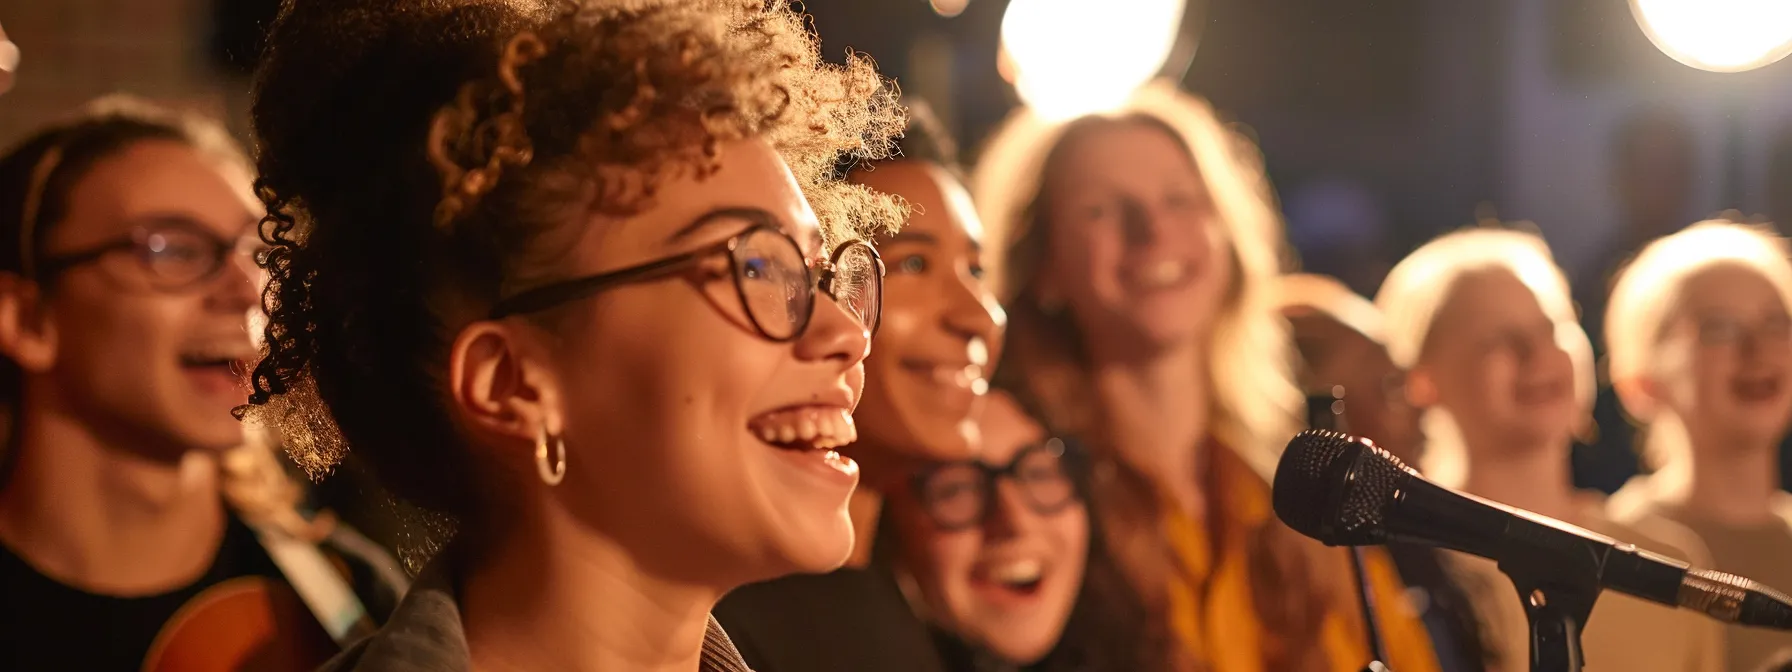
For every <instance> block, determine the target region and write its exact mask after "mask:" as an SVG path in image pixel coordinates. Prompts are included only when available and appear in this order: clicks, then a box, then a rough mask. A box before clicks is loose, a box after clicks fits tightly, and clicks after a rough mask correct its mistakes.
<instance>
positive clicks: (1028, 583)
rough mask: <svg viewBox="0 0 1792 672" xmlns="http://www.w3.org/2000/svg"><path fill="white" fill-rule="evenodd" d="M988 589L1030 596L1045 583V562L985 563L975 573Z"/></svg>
mask: <svg viewBox="0 0 1792 672" xmlns="http://www.w3.org/2000/svg"><path fill="white" fill-rule="evenodd" d="M977 575H978V578H979V579H980V581H979V582H980V583H982V584H984V585H985V586H986V587H987V588H988V589H990V590H993V591H996V592H998V593H1002V594H1005V595H1009V596H1012V597H1032V596H1033V595H1036V594H1038V593H1039V587H1040V586H1041V585H1042V584H1044V583H1045V563H1043V562H1040V561H1039V560H1033V559H1026V560H1012V561H1007V562H1001V563H994V564H990V565H986V566H984V567H983V568H981V571H979V572H978V573H977Z"/></svg>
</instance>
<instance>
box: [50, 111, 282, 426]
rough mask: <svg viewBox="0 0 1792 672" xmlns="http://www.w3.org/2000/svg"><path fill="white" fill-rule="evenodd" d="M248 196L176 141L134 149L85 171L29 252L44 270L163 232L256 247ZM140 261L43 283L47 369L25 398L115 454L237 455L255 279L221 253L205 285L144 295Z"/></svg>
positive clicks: (146, 269) (80, 270)
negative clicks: (64, 417)
mask: <svg viewBox="0 0 1792 672" xmlns="http://www.w3.org/2000/svg"><path fill="white" fill-rule="evenodd" d="M249 193H250V192H249V185H248V176H247V174H246V173H244V172H243V171H242V170H240V169H237V168H235V167H234V166H231V165H228V164H226V163H223V162H220V161H217V160H214V159H213V158H211V157H207V156H205V155H203V154H201V153H199V152H197V151H195V150H194V149H192V148H191V147H189V146H187V145H185V144H181V143H178V142H173V141H165V140H145V141H140V142H138V143H135V144H133V145H130V146H128V147H126V148H125V149H124V150H122V151H120V152H118V153H117V154H114V155H112V156H110V157H107V158H104V159H101V160H99V161H98V162H96V163H95V164H93V166H92V168H91V170H89V171H88V172H87V173H86V174H85V175H84V176H83V177H82V178H81V179H80V180H79V182H78V183H77V184H76V185H75V186H74V187H73V188H72V189H71V190H70V192H69V194H68V196H67V208H66V215H65V216H64V217H63V218H62V220H61V221H58V222H55V223H53V225H51V226H49V227H48V228H47V230H45V232H44V237H43V241H42V243H41V245H40V246H39V249H41V250H43V255H42V257H43V258H44V259H51V258H54V257H57V256H59V255H63V254H68V253H70V252H78V251H84V250H89V249H93V248H96V247H99V246H105V245H108V244H112V243H117V242H122V241H129V240H131V239H132V236H133V232H134V231H139V230H142V229H144V227H154V226H157V225H163V224H174V225H178V226H179V227H180V228H182V229H183V230H185V231H187V232H188V233H190V234H191V236H193V237H194V239H195V240H205V241H208V242H211V241H215V243H217V244H224V245H232V246H235V244H236V243H237V241H239V240H241V239H244V238H246V237H250V236H253V235H254V223H255V222H256V220H257V215H258V213H259V209H258V208H256V207H254V206H253V201H252V200H251V197H250V196H249ZM199 249H200V248H194V249H190V250H189V251H193V252H198V251H199ZM205 251H206V252H209V251H210V250H205ZM143 261H144V257H142V256H140V255H139V254H137V253H134V252H131V251H127V250H119V251H116V252H111V253H107V254H105V255H102V256H100V257H99V258H98V259H96V260H93V261H91V262H87V263H81V264H76V265H73V266H71V267H69V268H67V269H66V270H62V271H60V272H58V273H56V274H54V277H52V278H49V279H47V281H46V283H45V284H46V288H45V290H44V300H45V303H46V307H47V309H48V313H49V318H50V319H49V323H48V324H49V329H48V330H47V331H46V332H45V333H46V334H48V335H49V340H50V341H51V342H52V344H53V349H54V356H53V358H51V360H50V361H46V362H42V363H39V364H32V365H27V366H26V374H25V375H26V382H25V385H26V388H27V395H29V396H31V397H35V398H38V399H51V400H55V401H54V403H56V404H58V405H61V406H64V407H65V408H64V409H63V411H64V412H67V413H70V414H73V415H75V416H76V417H78V418H79V419H80V420H81V421H82V422H84V423H86V424H88V425H89V426H91V427H94V428H95V429H96V430H97V431H98V432H100V433H101V434H102V435H105V436H109V437H111V438H116V439H118V441H116V443H117V444H118V445H121V446H130V447H132V449H138V450H145V451H151V452H153V455H152V457H153V458H155V459H164V460H171V459H174V458H176V457H178V455H179V453H181V452H184V451H186V450H193V449H201V450H222V449H225V448H230V447H233V446H236V445H238V444H240V443H242V441H243V429H242V425H241V423H239V422H237V420H236V419H235V418H233V417H231V415H230V409H231V408H233V407H234V406H236V405H237V404H241V403H242V401H243V397H244V391H243V385H242V383H241V381H240V379H239V377H238V376H237V375H236V374H235V373H233V372H232V371H231V368H232V365H233V363H235V362H240V361H246V360H248V359H250V358H252V357H253V356H254V354H255V353H254V346H253V343H252V341H251V339H250V337H249V333H248V319H249V313H250V311H251V310H253V309H254V308H255V307H256V299H257V296H258V294H257V282H258V280H259V277H260V276H259V271H258V270H257V269H256V268H255V266H254V261H253V260H252V259H251V258H250V256H249V255H247V254H241V253H231V254H230V255H229V258H228V259H226V260H225V263H224V265H223V267H222V268H221V269H220V270H218V271H217V272H216V273H215V274H213V275H211V276H210V277H209V278H206V279H204V280H201V281H199V282H196V283H192V284H189V285H186V286H182V287H179V288H172V289H171V288H158V287H157V286H155V284H156V283H155V282H154V281H153V280H152V269H151V267H150V266H149V265H147V264H145V263H143Z"/></svg>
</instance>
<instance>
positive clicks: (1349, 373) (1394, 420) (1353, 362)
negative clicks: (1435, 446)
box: [1289, 309, 1424, 464]
mask: <svg viewBox="0 0 1792 672" xmlns="http://www.w3.org/2000/svg"><path fill="white" fill-rule="evenodd" d="M1289 323H1290V324H1291V325H1292V326H1293V328H1294V338H1295V340H1297V341H1308V340H1312V341H1319V342H1320V343H1318V344H1316V346H1315V347H1314V348H1312V349H1313V350H1316V351H1320V352H1323V353H1324V356H1323V358H1321V359H1320V361H1316V362H1308V363H1307V376H1308V378H1309V380H1307V381H1305V382H1306V385H1305V386H1306V388H1307V389H1308V390H1315V391H1317V390H1329V389H1331V388H1332V387H1333V386H1342V387H1343V388H1344V421H1345V422H1346V423H1348V424H1349V432H1350V433H1351V434H1355V435H1357V436H1362V437H1365V438H1367V439H1370V440H1372V441H1374V442H1375V445H1378V446H1381V447H1383V448H1386V449H1387V450H1388V452H1391V453H1393V454H1394V456H1395V457H1398V458H1400V459H1401V460H1402V461H1404V462H1406V463H1407V464H1415V463H1417V461H1418V458H1419V451H1420V450H1421V449H1422V448H1423V446H1424V435H1423V433H1422V431H1421V430H1420V427H1419V414H1418V412H1417V411H1416V410H1414V409H1413V407H1412V405H1410V404H1408V403H1407V401H1406V374H1405V372H1403V371H1401V370H1400V369H1399V367H1396V366H1394V360H1392V359H1390V358H1389V357H1388V351H1387V349H1386V348H1383V347H1381V344H1379V343H1376V342H1375V341H1373V340H1370V339H1369V337H1367V336H1364V335H1362V334H1361V333H1358V332H1357V331H1356V330H1355V329H1351V328H1350V327H1347V326H1344V324H1343V323H1341V322H1339V321H1337V320H1334V319H1332V318H1331V317H1328V316H1326V315H1324V314H1322V313H1319V312H1317V311H1313V310H1310V309H1303V310H1301V311H1298V312H1296V314H1294V315H1292V316H1290V318H1289ZM1307 349H1308V348H1305V347H1303V348H1302V350H1303V351H1304V350H1307Z"/></svg>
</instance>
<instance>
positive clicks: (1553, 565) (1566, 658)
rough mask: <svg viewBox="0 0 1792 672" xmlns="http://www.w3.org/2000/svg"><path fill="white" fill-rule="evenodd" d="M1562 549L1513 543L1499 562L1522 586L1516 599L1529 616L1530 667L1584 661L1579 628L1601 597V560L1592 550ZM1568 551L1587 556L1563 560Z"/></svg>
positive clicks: (1547, 671)
mask: <svg viewBox="0 0 1792 672" xmlns="http://www.w3.org/2000/svg"><path fill="white" fill-rule="evenodd" d="M1560 550H1561V549H1544V548H1539V547H1536V546H1530V545H1527V544H1514V545H1513V547H1512V548H1509V549H1508V550H1507V552H1506V553H1505V554H1504V556H1505V559H1504V560H1502V561H1501V562H1500V565H1499V567H1500V571H1501V572H1505V574H1506V577H1507V578H1510V579H1512V585H1513V586H1515V587H1517V588H1518V599H1519V601H1520V602H1521V603H1523V604H1524V615H1525V618H1526V619H1527V620H1528V621H1530V628H1531V672H1580V669H1581V666H1582V665H1583V664H1584V663H1585V661H1584V660H1583V659H1582V658H1581V650H1580V633H1581V631H1582V630H1585V629H1586V627H1587V617H1588V616H1590V615H1592V613H1593V603H1594V602H1595V601H1597V600H1598V599H1599V591H1600V590H1601V589H1600V586H1599V568H1598V563H1599V561H1598V560H1597V559H1594V558H1593V556H1592V554H1574V555H1569V554H1564V553H1561V552H1560ZM1513 551H1522V552H1513ZM1539 551H1551V552H1539ZM1564 557H1572V558H1584V560H1585V562H1580V561H1568V562H1564V561H1563V558H1564ZM1588 563H1591V564H1588Z"/></svg>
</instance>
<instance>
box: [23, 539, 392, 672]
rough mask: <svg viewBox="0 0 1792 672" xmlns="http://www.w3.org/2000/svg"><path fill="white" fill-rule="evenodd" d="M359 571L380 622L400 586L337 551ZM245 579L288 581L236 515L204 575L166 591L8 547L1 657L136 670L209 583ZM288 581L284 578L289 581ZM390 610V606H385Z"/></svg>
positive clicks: (34, 665) (32, 663)
mask: <svg viewBox="0 0 1792 672" xmlns="http://www.w3.org/2000/svg"><path fill="white" fill-rule="evenodd" d="M335 555H337V557H338V558H339V559H342V560H344V562H343V564H344V565H346V566H348V567H349V568H350V573H351V574H353V575H354V576H353V578H352V579H351V586H353V587H354V588H355V589H356V593H357V595H359V596H360V597H361V600H362V602H363V604H365V605H366V606H367V608H368V611H369V613H370V614H372V615H373V616H374V618H375V619H376V620H377V619H379V618H380V617H382V616H384V615H385V614H386V613H387V611H389V610H390V606H391V605H392V604H394V603H396V596H397V590H396V589H388V588H385V587H383V586H379V585H377V584H378V583H379V582H378V578H377V577H378V576H379V575H380V574H381V570H382V569H383V568H376V567H369V566H368V563H367V562H362V559H361V558H356V557H353V556H350V555H349V554H344V553H337V554H335ZM239 577H266V578H271V579H282V576H281V573H280V569H279V567H277V566H276V565H275V564H274V561H273V559H272V558H270V557H269V556H268V553H267V551H266V550H265V549H264V548H263V547H262V545H261V541H260V540H259V539H258V538H257V537H256V535H255V532H254V531H253V530H251V529H250V528H249V526H248V525H246V524H244V523H243V521H241V520H240V519H238V518H237V517H236V516H234V515H232V516H230V518H229V520H228V521H227V523H226V525H225V529H224V539H223V541H222V543H220V544H219V546H218V552H217V555H216V556H215V557H214V558H213V559H212V564H211V567H210V568H208V569H206V571H205V574H204V575H203V576H201V577H200V578H199V579H198V580H197V581H194V582H193V583H191V584H189V585H186V586H182V587H180V588H177V589H175V590H172V591H169V592H166V593H162V594H159V595H145V596H140V597H113V596H110V595H98V594H94V593H90V592H87V591H84V590H81V589H79V588H75V587H72V586H68V585H65V584H63V583H62V582H60V581H57V580H56V579H53V578H50V577H48V576H45V575H44V574H43V573H41V572H39V571H37V569H36V568H34V567H32V566H31V565H30V564H28V563H27V562H25V560H24V559H23V558H21V557H19V556H18V554H16V553H14V552H13V551H12V550H11V549H9V548H6V547H5V546H4V545H0V600H3V601H4V602H3V603H4V605H5V606H4V607H3V608H0V612H4V613H5V615H6V616H5V621H4V622H3V623H0V660H5V661H6V663H5V665H6V667H7V669H12V670H21V671H26V672H35V671H37V670H93V671H96V672H107V671H110V670H118V671H120V672H136V671H137V670H139V669H141V668H142V667H143V664H144V657H145V656H146V655H147V654H148V653H149V648H150V646H151V645H152V644H153V643H154V642H155V639H156V636H157V635H158V634H160V633H161V631H162V628H163V627H164V626H165V625H166V624H167V622H168V621H169V619H171V618H172V617H173V616H174V615H175V612H177V611H179V610H180V609H181V608H182V607H183V606H185V605H186V604H188V603H189V602H191V601H193V600H194V599H195V598H197V597H199V596H200V595H201V594H202V593H204V592H205V591H206V590H207V589H209V588H211V587H213V586H216V585H218V584H220V583H223V582H225V581H228V580H230V579H235V578H239ZM282 580H283V579H282ZM382 604H383V605H384V607H385V609H384V610H382V608H381V605H382Z"/></svg>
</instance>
